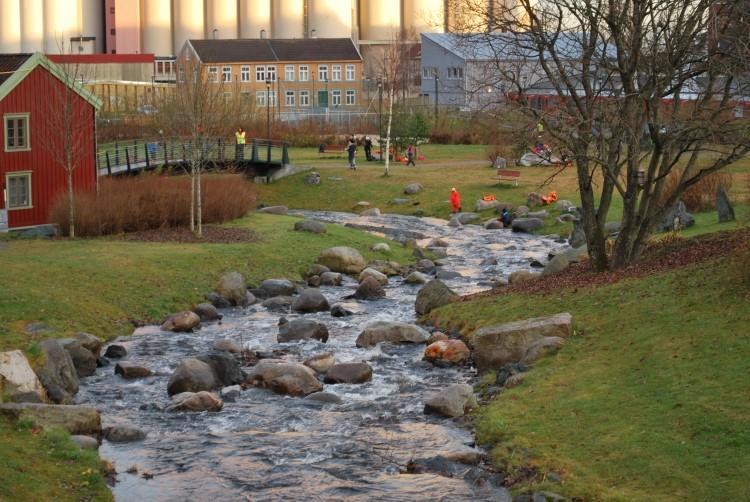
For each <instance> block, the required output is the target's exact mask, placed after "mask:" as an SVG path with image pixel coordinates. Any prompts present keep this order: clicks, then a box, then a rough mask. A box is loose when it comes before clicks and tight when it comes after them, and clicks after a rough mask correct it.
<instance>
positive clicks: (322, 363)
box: [304, 352, 336, 373]
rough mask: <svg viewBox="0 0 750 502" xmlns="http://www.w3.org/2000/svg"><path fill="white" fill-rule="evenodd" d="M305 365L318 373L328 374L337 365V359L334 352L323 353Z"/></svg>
mask: <svg viewBox="0 0 750 502" xmlns="http://www.w3.org/2000/svg"><path fill="white" fill-rule="evenodd" d="M304 364H305V366H307V367H308V368H312V369H314V370H315V371H316V372H318V373H326V372H327V371H328V370H330V369H331V368H332V367H333V365H334V364H336V357H334V355H333V352H323V353H322V354H316V355H314V356H312V357H309V358H307V359H306V360H305V363H304Z"/></svg>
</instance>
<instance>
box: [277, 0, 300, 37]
mask: <svg viewBox="0 0 750 502" xmlns="http://www.w3.org/2000/svg"><path fill="white" fill-rule="evenodd" d="M271 5H272V10H271V13H272V15H271V19H272V20H273V26H272V28H271V32H272V34H273V38H302V37H304V36H305V2H304V0H273V2H272V4H271Z"/></svg>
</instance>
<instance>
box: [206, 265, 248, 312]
mask: <svg viewBox="0 0 750 502" xmlns="http://www.w3.org/2000/svg"><path fill="white" fill-rule="evenodd" d="M215 289H216V293H217V294H218V295H219V296H221V297H222V298H224V299H226V300H227V301H228V302H229V303H230V304H231V305H235V306H239V307H244V306H245V305H246V303H247V296H246V293H247V284H246V283H245V278H244V277H243V276H242V274H240V273H239V272H229V273H227V274H224V275H222V276H221V279H219V283H218V284H217V285H216V288H215ZM211 303H214V302H211ZM214 305H215V303H214ZM217 306H218V305H217Z"/></svg>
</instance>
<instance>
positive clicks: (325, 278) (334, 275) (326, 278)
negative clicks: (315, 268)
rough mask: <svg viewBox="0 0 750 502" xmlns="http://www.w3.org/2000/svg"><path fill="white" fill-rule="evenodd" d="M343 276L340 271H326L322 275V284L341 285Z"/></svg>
mask: <svg viewBox="0 0 750 502" xmlns="http://www.w3.org/2000/svg"><path fill="white" fill-rule="evenodd" d="M341 281H343V276H342V275H341V274H339V273H338V272H324V273H323V275H321V276H320V284H321V285H323V286H341Z"/></svg>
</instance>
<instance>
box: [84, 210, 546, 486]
mask: <svg viewBox="0 0 750 502" xmlns="http://www.w3.org/2000/svg"><path fill="white" fill-rule="evenodd" d="M304 214H305V215H306V216H308V217H313V218H316V219H320V220H323V221H329V222H336V223H342V224H346V223H350V224H355V225H360V226H368V227H369V228H370V229H371V230H375V231H377V232H380V233H382V234H384V235H388V236H390V237H393V236H396V237H398V236H399V235H401V236H403V235H415V234H420V235H422V236H424V237H425V239H423V240H421V241H420V244H421V245H426V244H427V242H428V240H429V239H431V238H434V237H441V238H443V239H444V240H446V241H447V242H448V243H449V245H450V246H449V248H448V257H447V258H445V259H443V260H441V261H443V262H444V267H443V268H444V269H446V270H451V271H456V272H459V273H460V274H461V275H462V276H463V277H460V278H456V279H452V280H447V281H445V282H447V283H448V284H449V285H450V286H451V287H452V288H454V289H455V290H456V291H458V292H460V293H462V294H466V293H472V292H476V291H478V290H480V289H483V287H482V286H481V285H480V284H482V283H484V284H486V283H487V281H488V280H490V279H497V278H499V277H501V276H503V275H507V274H508V273H509V272H510V271H513V270H517V269H520V268H528V264H529V259H530V258H536V259H542V258H544V257H545V256H546V254H547V253H548V251H549V250H550V249H551V248H552V247H554V246H555V245H556V244H555V243H554V242H553V241H552V240H551V239H548V238H539V237H533V236H524V235H517V234H511V233H510V232H506V231H497V230H494V231H487V230H484V229H482V228H481V227H477V226H465V227H459V228H450V227H448V226H446V225H445V222H443V221H441V220H432V219H417V218H413V217H403V216H401V217H399V216H391V215H384V216H382V217H374V218H363V217H359V216H356V215H349V214H341V213H304ZM491 257H494V258H496V259H497V261H498V264H497V265H481V263H482V261H484V260H485V259H487V258H491ZM355 287H356V283H355V282H354V280H352V279H348V280H347V281H346V282H345V283H344V284H342V285H341V286H338V287H324V288H322V291H323V292H324V294H325V295H326V296H327V297H328V298H329V301H330V303H331V304H333V303H335V302H337V301H339V300H341V299H342V298H343V297H345V296H347V295H349V294H351V293H352V291H353V289H354V288H355ZM418 290H419V286H414V285H407V284H403V283H402V281H401V280H400V278H392V279H391V282H390V283H389V284H388V286H387V287H386V292H387V297H386V298H385V299H383V300H378V301H374V302H362V303H354V304H353V303H352V302H349V303H348V306H349V307H350V309H351V310H354V311H355V312H356V313H355V315H353V316H351V317H348V318H333V317H331V316H330V315H329V314H328V313H318V314H308V315H307V316H308V317H311V318H314V319H316V320H319V321H321V322H324V323H326V325H327V326H328V329H329V331H330V338H329V340H328V343H327V344H321V343H318V342H305V343H297V344H277V343H276V334H277V332H278V330H277V323H278V319H279V316H280V315H281V314H279V313H271V312H267V311H266V310H265V309H264V308H263V307H260V306H258V305H256V306H251V307H248V308H246V309H232V310H228V311H226V312H225V317H224V319H223V321H222V323H221V324H218V323H214V324H207V325H205V326H204V327H203V328H202V329H200V330H199V331H197V332H196V333H189V334H177V333H163V332H161V331H159V330H158V328H154V327H147V328H142V329H139V330H136V332H135V333H134V334H133V336H131V337H129V338H128V339H127V340H125V343H126V345H127V347H128V351H129V354H128V360H130V361H134V362H138V363H141V364H143V365H144V366H147V367H149V368H150V369H152V370H153V371H154V372H155V373H156V374H155V375H154V376H152V377H149V378H146V379H143V380H138V381H125V380H122V379H120V378H119V377H115V376H114V375H113V371H112V367H109V368H101V369H99V370H98V371H97V374H96V375H95V376H93V377H91V378H88V379H86V380H85V381H84V383H83V385H82V388H81V392H80V393H79V395H78V401H79V402H81V403H87V404H92V405H94V406H96V407H97V408H98V409H99V410H100V411H101V412H102V414H103V415H104V416H105V418H106V417H114V418H117V419H125V420H127V421H130V422H132V423H134V424H136V425H137V426H139V427H141V428H143V429H144V430H146V431H148V437H147V438H146V439H145V440H143V441H141V442H137V443H130V444H111V443H106V442H105V444H104V445H103V446H102V448H101V454H102V456H103V457H104V458H107V459H109V460H111V461H113V462H114V463H115V465H116V467H117V470H118V472H119V473H120V474H119V483H118V484H117V485H116V486H115V487H114V489H113V490H114V494H115V496H116V498H117V499H118V500H125V501H127V500H141V501H145V500H149V501H150V500H209V499H215V498H220V499H222V500H370V499H374V498H378V499H381V500H423V499H427V498H429V499H434V500H500V499H502V498H501V496H502V493H501V492H500V491H499V490H498V488H496V487H494V486H493V485H492V483H487V482H473V481H472V480H474V479H476V477H477V476H475V475H474V474H475V473H473V470H476V468H475V467H472V466H468V465H461V466H460V467H457V468H454V469H453V470H452V471H451V472H450V473H444V474H447V475H436V474H401V473H402V472H405V470H406V466H407V464H408V463H409V462H410V461H413V460H417V459H429V458H433V457H437V456H441V455H443V456H445V455H448V456H450V455H457V454H458V455H459V456H460V455H476V450H474V449H473V448H472V442H473V438H472V437H471V434H470V433H469V432H467V431H466V430H464V429H461V428H460V427H458V426H457V425H456V424H455V423H454V422H452V421H450V420H444V419H440V418H437V417H432V416H425V415H424V414H423V413H422V410H423V406H424V404H423V403H424V398H425V395H426V394H428V393H430V392H431V391H434V390H437V389H440V388H442V387H445V386H446V385H449V384H451V383H456V382H466V381H468V380H469V379H470V378H471V377H472V376H473V373H472V370H471V369H467V368H461V369H455V368H440V369H438V368H435V367H433V366H431V365H430V364H428V363H426V362H424V361H422V353H423V350H424V347H423V346H419V347H409V346H404V347H394V346H389V345H385V346H378V347H373V348H369V349H358V348H356V347H355V343H354V341H355V339H356V337H357V336H358V335H359V333H360V332H361V330H362V328H363V326H365V325H366V324H369V323H371V322H373V321H376V320H399V321H405V322H413V321H414V320H415V315H414V298H415V295H416V293H417V291H418ZM284 315H285V316H286V317H287V318H289V319H292V318H295V317H297V315H296V314H290V313H286V314H284ZM222 338H231V339H233V340H235V341H237V342H240V341H241V342H242V343H243V344H244V345H245V346H247V347H252V348H253V349H255V350H262V351H271V350H274V349H282V350H284V351H285V352H286V355H285V357H286V358H287V359H290V360H298V361H301V360H304V359H305V358H307V357H309V356H311V355H313V354H316V353H320V352H324V351H332V352H334V354H335V355H336V359H337V360H338V361H339V362H348V361H361V360H365V361H368V363H369V364H370V365H371V366H372V367H373V372H374V375H373V380H372V382H369V383H366V384H363V385H326V386H325V389H324V390H325V391H326V392H329V393H332V394H335V395H337V396H338V397H340V398H341V400H342V401H341V403H340V404H321V403H317V402H311V401H309V400H304V399H300V398H291V397H286V396H279V395H275V394H272V393H270V392H269V391H265V390H260V389H249V390H247V391H244V392H243V393H242V394H241V396H240V398H239V399H238V400H237V402H233V403H232V402H226V403H225V405H224V409H223V410H222V411H221V412H219V413H166V412H164V411H161V410H162V409H163V408H164V407H165V406H166V405H167V404H168V402H169V398H168V396H167V392H166V384H167V380H168V379H169V375H170V374H171V372H172V371H173V370H174V368H175V367H176V366H177V364H178V363H179V361H180V360H181V359H183V358H185V357H190V356H194V355H199V354H202V353H206V352H209V351H210V350H211V347H212V345H213V343H214V341H215V340H219V339H222ZM131 466H137V467H138V472H137V473H132V474H128V473H126V472H125V471H126V469H128V468H129V467H131ZM456 469H458V470H456ZM143 472H147V473H149V474H151V475H153V478H152V479H144V478H143V477H142V473H143ZM467 480H468V481H467Z"/></svg>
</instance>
